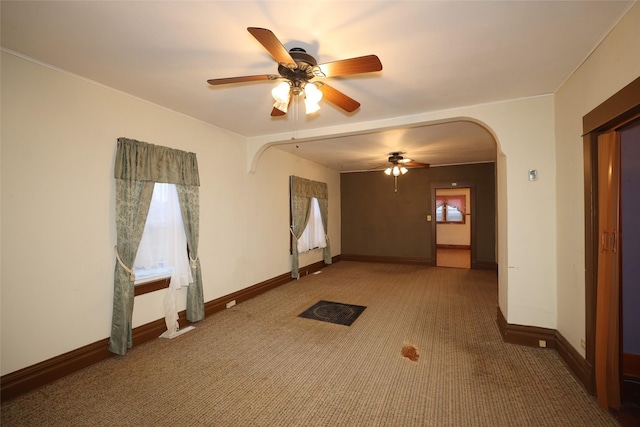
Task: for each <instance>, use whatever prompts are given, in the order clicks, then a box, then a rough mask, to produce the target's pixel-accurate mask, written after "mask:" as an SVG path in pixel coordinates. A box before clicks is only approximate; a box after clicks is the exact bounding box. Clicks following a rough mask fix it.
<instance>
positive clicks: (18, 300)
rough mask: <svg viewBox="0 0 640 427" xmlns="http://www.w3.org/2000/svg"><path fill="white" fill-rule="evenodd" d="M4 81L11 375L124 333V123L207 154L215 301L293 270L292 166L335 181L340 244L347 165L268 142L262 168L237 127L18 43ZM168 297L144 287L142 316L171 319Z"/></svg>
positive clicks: (5, 291) (208, 279)
mask: <svg viewBox="0 0 640 427" xmlns="http://www.w3.org/2000/svg"><path fill="white" fill-rule="evenodd" d="M1 89H2V131H1V132H2V134H1V137H2V180H1V184H2V193H1V198H2V217H1V218H2V228H1V232H2V268H1V278H2V281H1V292H2V311H1V316H2V319H1V320H2V321H1V326H2V335H1V337H0V338H1V342H2V349H1V360H2V362H1V363H2V374H3V375H4V374H6V373H10V372H13V371H15V370H18V369H20V368H23V367H26V366H30V365H33V364H35V363H38V362H41V361H43V360H46V359H49V358H51V357H54V356H57V355H60V354H62V353H65V352H67V351H70V350H74V349H76V348H79V347H81V346H84V345H87V344H90V343H93V342H96V341H98V340H101V339H104V338H106V337H108V335H109V333H110V322H111V304H112V297H113V271H114V266H115V259H114V254H113V247H114V245H115V220H114V211H115V201H114V179H113V161H114V160H113V159H114V154H115V147H116V140H117V138H118V137H120V136H125V137H129V138H134V139H138V140H142V141H146V142H150V143H153V144H158V145H165V146H168V147H172V148H177V149H181V150H186V151H192V152H195V153H197V156H198V163H199V168H200V180H201V187H200V205H201V207H200V233H201V234H200V251H199V255H200V259H201V261H202V274H203V287H204V297H205V301H210V300H213V299H215V298H218V297H221V296H223V295H226V294H229V293H231V292H234V291H237V290H240V289H243V288H246V287H248V286H251V285H254V284H256V283H259V282H261V281H263V280H267V279H270V278H272V277H275V276H278V275H280V274H283V273H286V272H287V271H289V270H290V255H289V232H288V222H289V202H288V194H289V189H288V188H289V187H288V177H289V175H292V174H293V175H298V176H301V177H304V178H308V179H314V180H318V181H323V182H327V183H328V186H329V208H330V217H329V235H330V239H331V244H332V249H333V253H334V254H339V253H340V176H339V174H338V173H337V172H335V171H331V170H329V169H327V168H325V167H321V166H319V165H317V164H314V163H311V162H309V161H306V160H303V159H300V158H297V157H295V156H292V155H290V154H287V153H284V152H282V151H279V150H276V149H268V150H266V151H265V152H264V153H263V154H262V156H261V157H260V159H259V161H258V162H257V164H256V169H255V172H254V173H248V172H247V169H246V163H247V160H246V156H245V152H246V144H245V141H244V140H242V139H240V138H239V137H238V136H236V135H233V134H229V133H227V132H224V131H222V130H220V129H218V128H215V127H213V126H210V125H208V124H205V123H202V122H199V121H196V120H193V119H191V118H188V117H185V116H183V115H180V114H176V113H174V112H172V111H169V110H167V109H164V108H160V107H158V106H155V105H152V104H149V103H147V102H144V101H141V100H139V99H136V98H133V97H130V96H128V95H126V94H123V93H120V92H117V91H114V90H110V89H108V88H105V87H102V86H100V85H97V84H94V83H91V82H87V81H85V80H82V79H80V78H77V77H74V76H71V75H68V74H65V73H62V72H59V71H56V70H53V69H50V68H47V67H44V66H42V65H39V64H36V63H34V62H30V61H27V60H25V59H22V58H19V57H17V56H14V55H12V54H8V53H4V52H3V53H2V87H1ZM321 259H322V256H321V254H319V253H317V252H313V253H310V254H307V255H304V256H302V257H301V263H300V265H301V266H303V265H308V264H310V263H313V262H316V261H320V260H321ZM163 298H164V291H158V292H154V293H151V294H146V295H143V296H140V297H136V300H135V307H134V326H139V325H142V324H145V323H148V322H151V321H154V320H157V319H161V318H162V317H163V316H164V313H163V309H162V300H163ZM179 304H180V307H179V308H180V309H184V307H185V294H184V291H183V293H182V294H180V301H179Z"/></svg>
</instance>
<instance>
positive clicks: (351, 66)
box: [317, 55, 382, 77]
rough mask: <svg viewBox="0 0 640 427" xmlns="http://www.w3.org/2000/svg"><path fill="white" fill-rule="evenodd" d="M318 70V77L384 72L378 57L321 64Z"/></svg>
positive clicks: (371, 56) (369, 56)
mask: <svg viewBox="0 0 640 427" xmlns="http://www.w3.org/2000/svg"><path fill="white" fill-rule="evenodd" d="M317 69H319V70H320V72H321V73H318V74H317V76H318V77H336V76H346V75H349V74H360V73H371V72H373V71H380V70H382V63H381V62H380V59H378V57H377V56H376V55H367V56H360V57H358V58H351V59H343V60H341V61H334V62H327V63H326V64H320V65H318V66H317Z"/></svg>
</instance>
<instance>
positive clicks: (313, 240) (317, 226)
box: [298, 197, 327, 253]
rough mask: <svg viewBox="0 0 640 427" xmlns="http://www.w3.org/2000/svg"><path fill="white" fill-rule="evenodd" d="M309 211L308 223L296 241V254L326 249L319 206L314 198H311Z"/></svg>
mask: <svg viewBox="0 0 640 427" xmlns="http://www.w3.org/2000/svg"><path fill="white" fill-rule="evenodd" d="M309 210H310V212H309V222H308V223H307V227H306V228H305V229H304V231H303V232H302V236H300V238H299V239H298V253H302V252H307V251H310V250H311V249H317V248H326V247H327V240H326V237H325V233H324V225H323V224H322V215H321V214H320V205H319V204H318V199H316V198H315V197H312V198H311V204H310V206H309Z"/></svg>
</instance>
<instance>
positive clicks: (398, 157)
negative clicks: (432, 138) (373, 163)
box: [384, 151, 429, 193]
mask: <svg viewBox="0 0 640 427" xmlns="http://www.w3.org/2000/svg"><path fill="white" fill-rule="evenodd" d="M403 154H405V153H403V152H401V151H394V152H393V153H389V159H388V160H389V163H391V166H389V167H388V168H386V169H385V170H384V173H385V174H387V175H393V181H394V184H395V187H394V191H395V192H396V193H397V192H398V177H399V176H400V175H404V174H405V173H407V172H409V170H408V169H407V168H408V167H409V168H428V167H429V163H420V162H414V161H413V160H411V159H409V158H405V157H403V156H402V155H403Z"/></svg>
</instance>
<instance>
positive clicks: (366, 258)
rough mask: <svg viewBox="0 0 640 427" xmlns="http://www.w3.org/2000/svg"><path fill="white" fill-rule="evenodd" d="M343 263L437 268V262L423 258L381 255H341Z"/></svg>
mask: <svg viewBox="0 0 640 427" xmlns="http://www.w3.org/2000/svg"><path fill="white" fill-rule="evenodd" d="M341 259H342V261H356V262H376V263H386V264H417V265H430V266H435V262H434V261H433V260H431V259H428V258H421V257H394V256H379V255H345V254H342V255H341Z"/></svg>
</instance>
